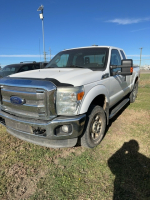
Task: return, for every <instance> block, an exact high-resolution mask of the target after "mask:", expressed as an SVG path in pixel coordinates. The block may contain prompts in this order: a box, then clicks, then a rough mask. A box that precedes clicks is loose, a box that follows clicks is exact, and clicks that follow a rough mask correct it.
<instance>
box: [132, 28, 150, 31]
mask: <svg viewBox="0 0 150 200" xmlns="http://www.w3.org/2000/svg"><path fill="white" fill-rule="evenodd" d="M146 29H150V28H141V29H138V30H133V31H131V32H137V31H143V30H146Z"/></svg>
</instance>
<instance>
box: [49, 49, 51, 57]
mask: <svg viewBox="0 0 150 200" xmlns="http://www.w3.org/2000/svg"><path fill="white" fill-rule="evenodd" d="M49 52H50V60H51V48H49Z"/></svg>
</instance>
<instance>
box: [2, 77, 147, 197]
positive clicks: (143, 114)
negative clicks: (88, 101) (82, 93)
mask: <svg viewBox="0 0 150 200" xmlns="http://www.w3.org/2000/svg"><path fill="white" fill-rule="evenodd" d="M141 78H142V80H143V81H142V80H141V86H140V90H139V94H138V98H137V100H136V102H135V103H134V104H132V105H129V106H127V107H126V108H125V109H124V110H122V111H121V112H119V113H118V115H117V116H116V117H115V118H113V119H112V120H111V122H110V125H109V127H108V130H107V132H106V135H105V137H104V139H103V141H102V142H101V144H100V145H99V146H98V147H96V148H94V149H85V148H83V147H74V148H64V149H50V148H44V147H40V146H36V145H33V144H30V143H27V142H24V141H21V140H19V139H17V138H14V137H12V136H11V135H9V134H8V133H7V132H6V129H5V128H3V127H2V126H0V199H30V200H32V199H34V200H35V199H38V200H39V199H57V200H58V199H78V200H82V199H84V200H85V199H87V200H92V199H93V200H95V199H101V200H103V199H104V200H111V199H113V196H114V197H115V198H116V196H118V199H121V200H125V199H139V200H142V199H143V200H149V199H150V193H149V191H150V190H149V188H150V181H149V180H150V108H149V98H150V96H149V94H150V91H149V87H147V84H148V85H150V83H149V82H148V81H149V78H150V75H149V77H148V76H146V77H145V75H142V77H141ZM144 81H146V82H144ZM142 85H144V86H142ZM143 87H144V88H143ZM145 87H146V88H145ZM129 141H131V143H132V142H133V141H134V142H133V145H132V147H131V145H130V142H129ZM137 143H138V146H139V150H138V151H134V148H133V147H135V146H136V145H135V144H137ZM130 152H131V154H129V153H130ZM126 194H127V195H128V196H126Z"/></svg>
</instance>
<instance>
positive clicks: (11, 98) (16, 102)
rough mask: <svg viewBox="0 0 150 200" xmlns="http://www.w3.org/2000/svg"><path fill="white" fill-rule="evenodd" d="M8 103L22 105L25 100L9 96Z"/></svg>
mask: <svg viewBox="0 0 150 200" xmlns="http://www.w3.org/2000/svg"><path fill="white" fill-rule="evenodd" d="M10 102H11V103H13V104H15V105H23V104H24V103H25V99H22V98H20V97H17V96H11V97H10Z"/></svg>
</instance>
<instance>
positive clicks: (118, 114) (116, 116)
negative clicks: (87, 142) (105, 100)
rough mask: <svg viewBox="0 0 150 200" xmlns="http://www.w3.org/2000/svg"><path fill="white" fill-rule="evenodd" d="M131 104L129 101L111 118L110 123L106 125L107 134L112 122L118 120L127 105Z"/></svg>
mask: <svg viewBox="0 0 150 200" xmlns="http://www.w3.org/2000/svg"><path fill="white" fill-rule="evenodd" d="M129 105H130V103H127V104H126V105H125V106H124V107H123V108H122V109H121V110H119V112H118V113H117V114H116V115H115V116H114V117H113V118H112V119H110V120H109V124H108V125H107V127H106V131H105V135H106V133H107V131H108V130H109V128H110V127H111V125H112V123H113V122H115V121H116V120H117V118H118V117H119V116H120V115H121V114H122V113H123V112H124V110H126V109H127V107H128V106H129ZM105 135H104V137H105Z"/></svg>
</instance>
